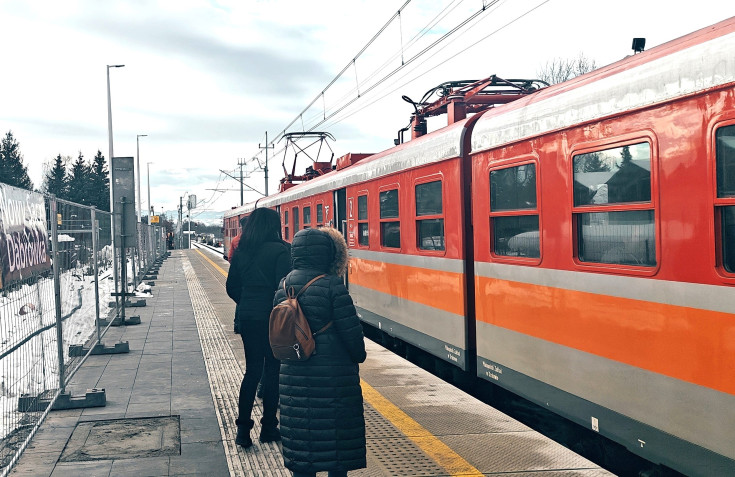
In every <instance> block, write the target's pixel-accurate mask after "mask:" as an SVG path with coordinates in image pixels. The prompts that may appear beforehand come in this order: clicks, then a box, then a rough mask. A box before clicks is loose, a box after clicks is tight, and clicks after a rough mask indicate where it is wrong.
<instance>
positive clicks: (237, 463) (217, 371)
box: [182, 257, 291, 477]
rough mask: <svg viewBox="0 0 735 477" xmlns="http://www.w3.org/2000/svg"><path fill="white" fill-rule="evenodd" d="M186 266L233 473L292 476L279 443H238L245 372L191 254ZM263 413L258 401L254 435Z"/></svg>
mask: <svg viewBox="0 0 735 477" xmlns="http://www.w3.org/2000/svg"><path fill="white" fill-rule="evenodd" d="M182 267H183V269H184V274H185V276H186V284H187V286H188V288H189V296H190V297H191V302H192V305H193V307H194V318H195V319H196V323H197V328H198V329H199V340H200V341H201V345H202V353H203V354H204V361H205V364H206V367H207V374H208V376H209V385H210V388H211V390H212V399H214V403H215V411H216V413H217V419H218V420H219V424H220V429H221V432H222V441H223V444H224V447H225V455H226V456H227V462H228V465H229V467H230V474H231V475H236V476H241V475H242V476H245V475H247V476H248V477H251V476H253V477H291V472H289V471H288V470H286V469H285V468H284V467H283V459H282V457H281V450H280V444H279V443H273V442H269V443H265V444H264V443H261V442H260V441H258V440H257V438H256V439H253V447H251V448H250V449H247V450H242V449H241V448H240V447H239V446H237V445H236V444H235V436H236V434H237V426H236V425H235V419H236V418H237V401H238V394H239V391H240V383H241V382H242V376H243V373H242V371H241V369H240V366H239V364H238V363H237V360H236V359H235V356H234V354H233V352H232V349H231V348H230V346H229V343H228V342H227V338H226V337H225V332H224V330H223V329H222V326H221V325H220V322H219V320H218V319H217V314H216V312H215V309H214V307H213V306H212V304H211V302H210V301H209V298H208V296H207V293H206V292H205V291H204V288H203V287H202V285H201V283H200V282H199V279H198V278H197V276H196V273H195V271H194V268H193V267H192V265H191V262H190V261H189V259H188V258H187V257H183V260H182ZM261 416H262V407H261V406H260V403H259V402H258V401H256V403H255V406H254V407H253V420H255V428H254V430H253V434H252V435H253V436H257V435H258V434H259V433H260V417H261Z"/></svg>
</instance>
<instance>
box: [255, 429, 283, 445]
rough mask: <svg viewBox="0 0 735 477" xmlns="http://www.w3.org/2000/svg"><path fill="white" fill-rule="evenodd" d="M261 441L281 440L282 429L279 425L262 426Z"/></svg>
mask: <svg viewBox="0 0 735 477" xmlns="http://www.w3.org/2000/svg"><path fill="white" fill-rule="evenodd" d="M258 440H260V442H277V441H280V440H281V431H279V430H278V427H277V426H263V427H261V428H260V437H259V438H258Z"/></svg>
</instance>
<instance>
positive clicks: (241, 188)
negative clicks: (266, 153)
mask: <svg viewBox="0 0 735 477" xmlns="http://www.w3.org/2000/svg"><path fill="white" fill-rule="evenodd" d="M237 165H238V166H240V206H242V205H243V204H244V203H245V202H244V201H243V187H242V166H244V165H245V159H238V160H237ZM265 194H266V195H268V192H267V191H266V193H265Z"/></svg>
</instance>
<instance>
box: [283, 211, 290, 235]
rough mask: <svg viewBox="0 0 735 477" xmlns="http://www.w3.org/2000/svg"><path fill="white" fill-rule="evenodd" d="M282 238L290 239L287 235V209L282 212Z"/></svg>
mask: <svg viewBox="0 0 735 477" xmlns="http://www.w3.org/2000/svg"><path fill="white" fill-rule="evenodd" d="M283 238H284V240H289V239H290V238H291V237H290V236H289V234H288V209H284V210H283Z"/></svg>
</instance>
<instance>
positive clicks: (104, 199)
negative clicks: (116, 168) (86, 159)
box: [89, 150, 110, 211]
mask: <svg viewBox="0 0 735 477" xmlns="http://www.w3.org/2000/svg"><path fill="white" fill-rule="evenodd" d="M89 192H90V193H89V196H90V198H91V205H94V206H95V207H97V208H98V209H100V210H105V211H109V210H110V179H109V172H108V170H107V162H106V161H105V156H103V155H102V151H99V150H98V151H97V155H96V156H94V160H93V161H92V167H91V171H90V175H89Z"/></svg>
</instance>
